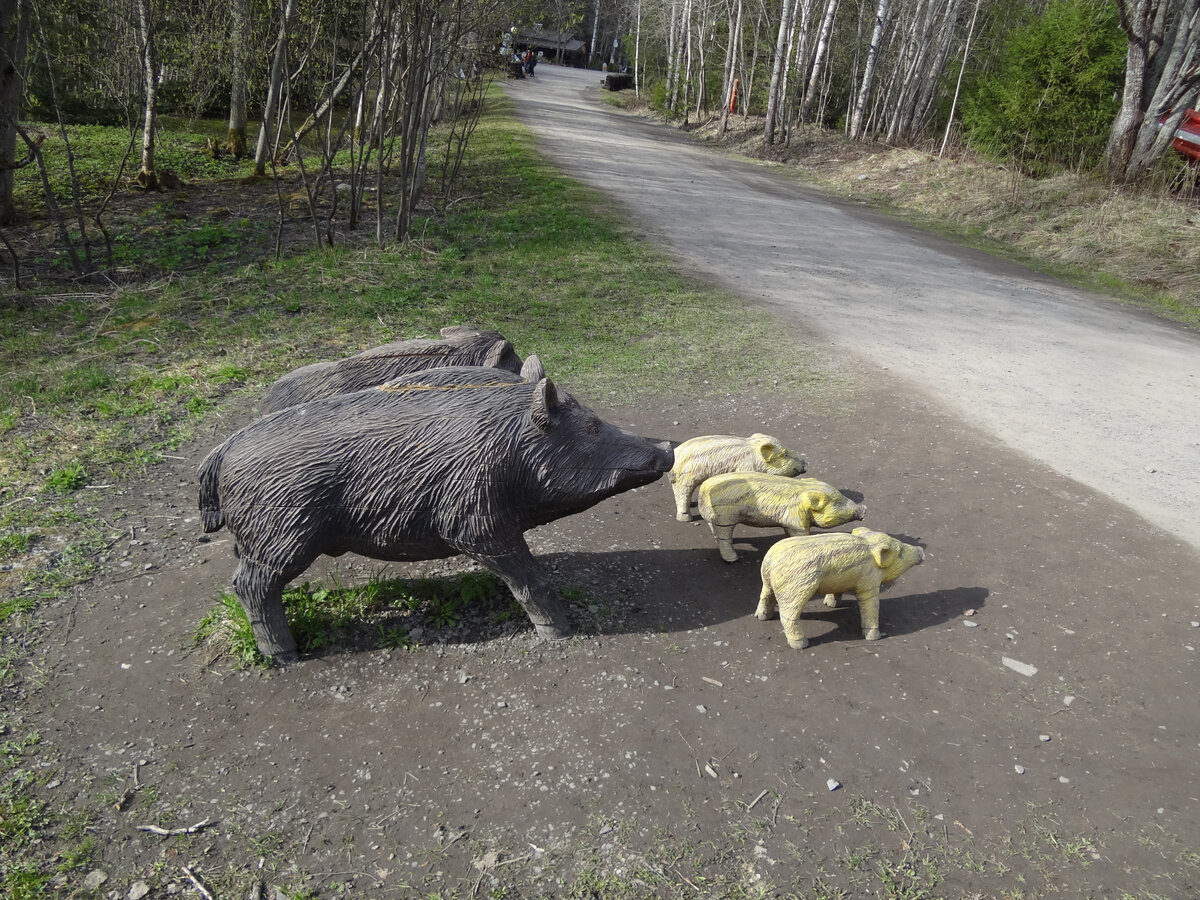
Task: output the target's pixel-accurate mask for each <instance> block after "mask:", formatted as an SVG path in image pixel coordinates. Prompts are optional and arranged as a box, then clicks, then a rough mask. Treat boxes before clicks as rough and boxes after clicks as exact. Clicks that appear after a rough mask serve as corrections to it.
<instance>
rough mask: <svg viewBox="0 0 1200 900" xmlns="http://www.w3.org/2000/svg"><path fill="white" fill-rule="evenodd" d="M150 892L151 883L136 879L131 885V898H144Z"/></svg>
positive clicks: (132, 899) (135, 899)
mask: <svg viewBox="0 0 1200 900" xmlns="http://www.w3.org/2000/svg"><path fill="white" fill-rule="evenodd" d="M148 893H150V885H148V884H146V882H144V881H135V882H134V883H133V884H131V885H130V886H129V900H142V898H143V897H145V896H146V895H147V894H148Z"/></svg>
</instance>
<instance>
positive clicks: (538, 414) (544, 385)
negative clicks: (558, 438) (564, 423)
mask: <svg viewBox="0 0 1200 900" xmlns="http://www.w3.org/2000/svg"><path fill="white" fill-rule="evenodd" d="M558 406H559V404H558V391H557V390H556V389H555V387H554V382H553V381H551V380H550V379H549V378H543V379H541V380H540V381H539V382H538V383H537V387H535V388H534V389H533V414H532V416H533V424H534V425H536V426H537V427H538V428H540V429H541V430H542V431H549V430H550V429H551V428H553V427H554V426H555V425H556V424H558Z"/></svg>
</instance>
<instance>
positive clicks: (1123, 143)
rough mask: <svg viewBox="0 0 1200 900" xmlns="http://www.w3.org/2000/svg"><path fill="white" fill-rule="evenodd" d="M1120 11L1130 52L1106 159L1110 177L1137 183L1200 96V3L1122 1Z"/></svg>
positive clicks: (1147, 171) (1164, 0)
mask: <svg viewBox="0 0 1200 900" xmlns="http://www.w3.org/2000/svg"><path fill="white" fill-rule="evenodd" d="M1117 7H1118V10H1119V12H1120V16H1121V26H1122V27H1123V28H1124V29H1125V33H1126V35H1128V38H1129V49H1128V51H1127V52H1126V63H1125V87H1124V90H1123V91H1122V95H1121V108H1120V111H1119V112H1118V113H1117V117H1116V119H1115V120H1114V121H1113V125H1112V129H1111V131H1110V132H1109V136H1108V144H1107V146H1106V148H1105V152H1104V156H1105V162H1106V164H1107V167H1108V175H1109V178H1111V179H1112V180H1113V181H1116V182H1132V181H1137V180H1139V179H1141V178H1144V177H1145V176H1146V175H1147V174H1148V173H1149V171H1150V169H1151V168H1152V167H1153V166H1154V164H1155V163H1156V162H1158V160H1159V159H1161V158H1162V155H1163V154H1164V153H1165V152H1166V150H1167V148H1168V147H1170V145H1171V140H1172V139H1173V137H1174V134H1175V131H1176V129H1177V128H1178V127H1179V122H1180V120H1181V119H1182V118H1183V115H1184V113H1185V112H1186V111H1187V107H1188V105H1189V104H1194V103H1196V99H1197V94H1198V93H1200V2H1198V0H1119V2H1118V4H1117ZM1164 116H1165V117H1166V122H1165V124H1163V125H1162V126H1161V127H1160V125H1159V120H1160V119H1161V118H1163V117H1164Z"/></svg>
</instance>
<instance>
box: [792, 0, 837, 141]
mask: <svg viewBox="0 0 1200 900" xmlns="http://www.w3.org/2000/svg"><path fill="white" fill-rule="evenodd" d="M837 7H838V0H825V15H824V16H823V17H822V18H821V33H820V34H819V35H818V36H817V47H816V50H815V51H814V52H813V64H812V74H811V75H810V76H809V79H808V87H807V88H806V89H805V91H804V102H803V103H801V104H800V121H801V122H807V121H808V120H809V114H810V112H811V111H812V105H813V100H815V99H816V96H817V90H818V88H820V86H821V75H822V70H823V68H824V65H825V56H826V53H827V52H828V50H829V36H830V34H832V32H833V17H834V16H835V15H836V14H837Z"/></svg>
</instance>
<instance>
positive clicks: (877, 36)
mask: <svg viewBox="0 0 1200 900" xmlns="http://www.w3.org/2000/svg"><path fill="white" fill-rule="evenodd" d="M888 3H889V0H879V7H878V8H877V9H876V10H875V28H874V30H873V31H872V32H871V44H870V46H869V47H868V48H867V61H866V63H865V64H864V65H863V74H862V83H861V84H859V86H858V97H857V99H856V100H855V101H854V112H853V114H852V115H851V116H850V137H851V138H852V139H854V140H858V139H859V138H860V137H862V132H863V110H864V109H866V106H867V98H868V97H870V96H871V83H872V82H873V81H874V80H875V65H876V63H877V62H878V61H879V47H880V45H881V44H882V43H883V30H884V28H885V27H886V24H887V14H888Z"/></svg>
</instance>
